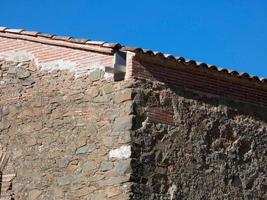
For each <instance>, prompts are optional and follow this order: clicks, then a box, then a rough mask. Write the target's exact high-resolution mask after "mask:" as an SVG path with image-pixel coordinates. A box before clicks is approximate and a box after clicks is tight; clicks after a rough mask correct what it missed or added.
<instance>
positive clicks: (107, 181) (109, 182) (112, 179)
mask: <svg viewBox="0 0 267 200" xmlns="http://www.w3.org/2000/svg"><path fill="white" fill-rule="evenodd" d="M129 179H130V177H129V176H117V177H110V178H109V179H105V180H100V181H98V182H97V184H98V185H99V186H100V187H104V186H109V185H113V186H115V185H119V184H122V183H125V182H128V181H129Z"/></svg>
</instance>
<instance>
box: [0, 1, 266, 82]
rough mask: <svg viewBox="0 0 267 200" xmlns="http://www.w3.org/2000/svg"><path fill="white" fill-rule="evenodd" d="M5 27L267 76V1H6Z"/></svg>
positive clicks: (2, 20) (2, 15)
mask: <svg viewBox="0 0 267 200" xmlns="http://www.w3.org/2000/svg"><path fill="white" fill-rule="evenodd" d="M0 25H2V26H8V27H11V28H24V29H28V30H36V31H40V32H46V33H54V34H58V35H68V36H75V37H83V38H89V39H92V40H104V41H110V42H119V43H121V44H123V45H131V46H138V47H143V48H147V49H152V50H160V51H162V52H164V53H170V54H174V55H176V56H183V57H185V58H189V59H194V60H197V61H202V62H206V63H210V64H215V65H217V66H222V67H226V68H230V69H235V70H238V71H241V72H242V71H246V72H249V73H251V74H254V75H258V76H260V77H267V1H266V0H221V1H219V0H176V1H175V0H135V1H132V0H113V1H112V0H105V1H104V0H42V1H41V0H1V12H0Z"/></svg>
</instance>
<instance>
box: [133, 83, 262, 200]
mask: <svg viewBox="0 0 267 200" xmlns="http://www.w3.org/2000/svg"><path fill="white" fill-rule="evenodd" d="M135 87H136V91H135V100H134V108H135V114H136V115H137V117H136V119H138V120H136V121H135V123H134V126H133V127H134V128H135V131H134V133H133V134H132V142H133V156H132V157H133V165H132V168H133V177H134V178H133V179H132V181H133V183H134V184H133V186H132V191H133V196H132V199H138V200H141V199H144V200H148V199H151V200H152V199H153V200H157V199H160V200H163V199H166V200H167V199H168V200H174V199H177V200H178V199H192V200H193V199H194V200H198V199H199V200H200V199H229V200H230V199H262V200H263V199H267V174H266V172H267V154H266V150H267V124H266V122H267V109H266V108H264V107H260V106H258V107H257V106H253V105H250V104H247V103H241V102H235V101H231V100H227V99H225V98H215V97H209V96H207V95H200V94H199V93H197V92H196V93H193V92H189V91H186V90H175V89H172V88H171V87H167V86H166V85H164V84H162V83H158V82H149V81H140V82H139V83H137V85H136V86H135Z"/></svg>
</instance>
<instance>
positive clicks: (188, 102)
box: [0, 27, 267, 200]
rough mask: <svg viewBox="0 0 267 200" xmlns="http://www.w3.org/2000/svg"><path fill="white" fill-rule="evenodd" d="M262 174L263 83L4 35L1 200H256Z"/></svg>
mask: <svg viewBox="0 0 267 200" xmlns="http://www.w3.org/2000/svg"><path fill="white" fill-rule="evenodd" d="M152 54H153V55H152ZM117 73H120V74H119V76H118V77H119V78H116V75H117ZM266 172H267V85H266V79H261V80H260V79H259V78H258V77H252V76H249V75H247V74H237V72H235V71H227V70H225V69H222V70H221V69H220V70H219V69H217V68H216V67H215V66H212V67H207V65H205V64H197V63H196V62H193V61H188V62H187V61H185V60H183V59H182V58H179V59H178V60H174V58H172V56H163V54H161V53H153V52H152V51H145V50H140V49H136V48H130V47H121V46H120V45H118V44H112V43H102V42H97V41H83V40H77V41H76V40H75V41H73V40H72V39H70V38H67V39H66V38H63V37H57V36H51V35H45V34H39V33H37V32H36V33H35V32H28V31H22V30H13V29H10V30H7V29H6V28H1V27H0V200H4V199H7V200H48V199H49V200H50V199H51V200H53V199H54V200H58V199H62V200H180V199H192V200H206V199H214V200H215V199H216V200H217V199H222V200H224V199H229V200H232V199H244V200H250V199H259V200H263V199H267V173H266Z"/></svg>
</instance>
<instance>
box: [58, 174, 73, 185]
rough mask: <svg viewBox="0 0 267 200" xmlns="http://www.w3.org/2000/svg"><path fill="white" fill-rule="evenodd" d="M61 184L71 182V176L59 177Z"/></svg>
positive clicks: (59, 183)
mask: <svg viewBox="0 0 267 200" xmlns="http://www.w3.org/2000/svg"><path fill="white" fill-rule="evenodd" d="M57 183H58V185H59V186H65V185H68V184H70V183H71V178H70V177H69V176H63V177H60V178H58V179H57Z"/></svg>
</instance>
